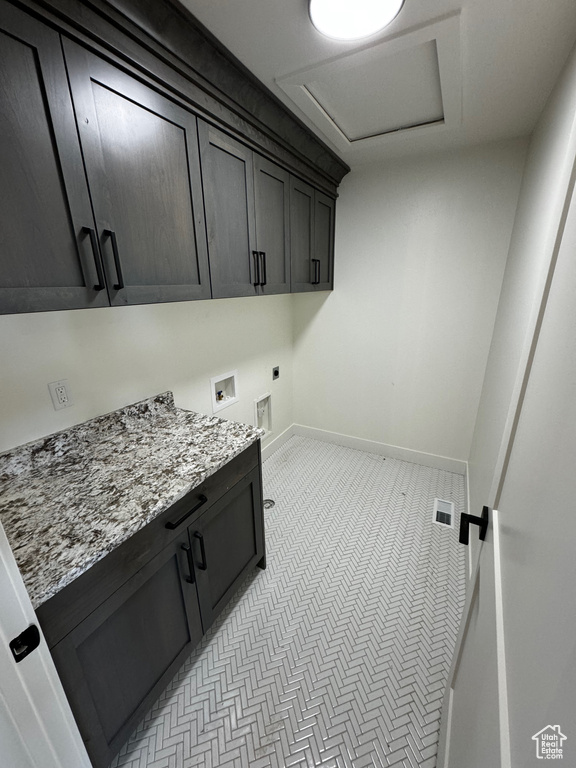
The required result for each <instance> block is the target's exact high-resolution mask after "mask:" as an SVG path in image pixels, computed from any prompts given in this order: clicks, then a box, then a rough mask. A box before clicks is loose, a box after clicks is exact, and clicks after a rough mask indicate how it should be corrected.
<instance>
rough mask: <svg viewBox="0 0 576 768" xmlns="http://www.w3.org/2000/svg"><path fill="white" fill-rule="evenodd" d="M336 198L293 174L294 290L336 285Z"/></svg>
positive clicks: (312, 289) (291, 197) (292, 241)
mask: <svg viewBox="0 0 576 768" xmlns="http://www.w3.org/2000/svg"><path fill="white" fill-rule="evenodd" d="M334 214H335V201H334V200H333V199H332V198H331V197H328V196H327V195H324V194H322V192H319V191H318V190H317V189H314V188H313V187H311V186H310V185H309V184H305V183H304V182H303V181H300V179H295V178H294V177H292V183H291V186H290V227H291V259H292V292H293V293H295V292H299V291H328V290H332V288H333V287H334V274H333V273H334Z"/></svg>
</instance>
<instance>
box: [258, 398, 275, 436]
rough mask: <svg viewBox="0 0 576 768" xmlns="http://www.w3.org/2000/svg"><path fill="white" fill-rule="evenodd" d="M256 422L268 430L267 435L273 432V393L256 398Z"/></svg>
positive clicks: (261, 427)
mask: <svg viewBox="0 0 576 768" xmlns="http://www.w3.org/2000/svg"><path fill="white" fill-rule="evenodd" d="M254 424H255V425H256V426H257V427H260V429H263V430H264V431H265V432H266V437H268V435H269V434H270V433H271V432H272V395H271V394H270V392H266V394H265V395H260V397H258V398H256V400H254Z"/></svg>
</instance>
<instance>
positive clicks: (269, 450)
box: [262, 424, 294, 461]
mask: <svg viewBox="0 0 576 768" xmlns="http://www.w3.org/2000/svg"><path fill="white" fill-rule="evenodd" d="M293 434H294V424H292V425H291V426H289V427H288V429H285V430H284V432H281V433H280V434H279V435H278V437H275V438H274V439H273V440H270V442H267V443H266V445H263V446H262V461H266V459H268V458H269V457H270V456H272V454H273V453H274V451H277V450H278V448H280V447H281V446H283V445H284V443H285V442H286V441H287V440H290V438H291V437H292V435H293Z"/></svg>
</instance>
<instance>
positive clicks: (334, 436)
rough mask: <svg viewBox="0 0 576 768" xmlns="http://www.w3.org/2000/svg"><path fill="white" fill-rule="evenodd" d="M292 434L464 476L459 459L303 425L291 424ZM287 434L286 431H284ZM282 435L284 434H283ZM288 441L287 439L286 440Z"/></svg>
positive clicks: (465, 464)
mask: <svg viewBox="0 0 576 768" xmlns="http://www.w3.org/2000/svg"><path fill="white" fill-rule="evenodd" d="M290 429H291V430H292V434H294V435H302V437H311V438H312V439H314V440H323V441H324V442H325V443H335V444H336V445H343V446H344V447H345V448H355V449H356V450H358V451H368V452H369V453H377V454H378V455H379V456H388V457H389V458H391V459H401V460H402V461H411V462H412V463H413V464H423V465H424V466H425V467H433V468H434V469H444V470H446V471H448V472H455V473H456V474H458V475H464V476H466V467H467V462H466V461H462V460H460V459H451V458H449V457H448V456H437V455H436V454H434V453H424V452H422V451H413V450H412V449H411V448H401V447H400V446H398V445H387V444H386V443H379V442H377V441H376V440H365V439H364V438H362V437H352V436H351V435H341V434H340V433H339V432H328V431H327V430H325V429H316V428H315V427H305V426H304V425H303V424H292V427H290ZM286 431H287V432H288V430H286ZM283 434H284V433H283ZM286 439H288V438H286Z"/></svg>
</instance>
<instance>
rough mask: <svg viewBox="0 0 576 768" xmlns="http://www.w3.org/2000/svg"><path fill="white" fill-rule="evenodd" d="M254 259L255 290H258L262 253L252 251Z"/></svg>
mask: <svg viewBox="0 0 576 768" xmlns="http://www.w3.org/2000/svg"><path fill="white" fill-rule="evenodd" d="M252 258H253V259H254V288H257V287H258V286H259V285H260V253H259V252H258V251H252Z"/></svg>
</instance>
